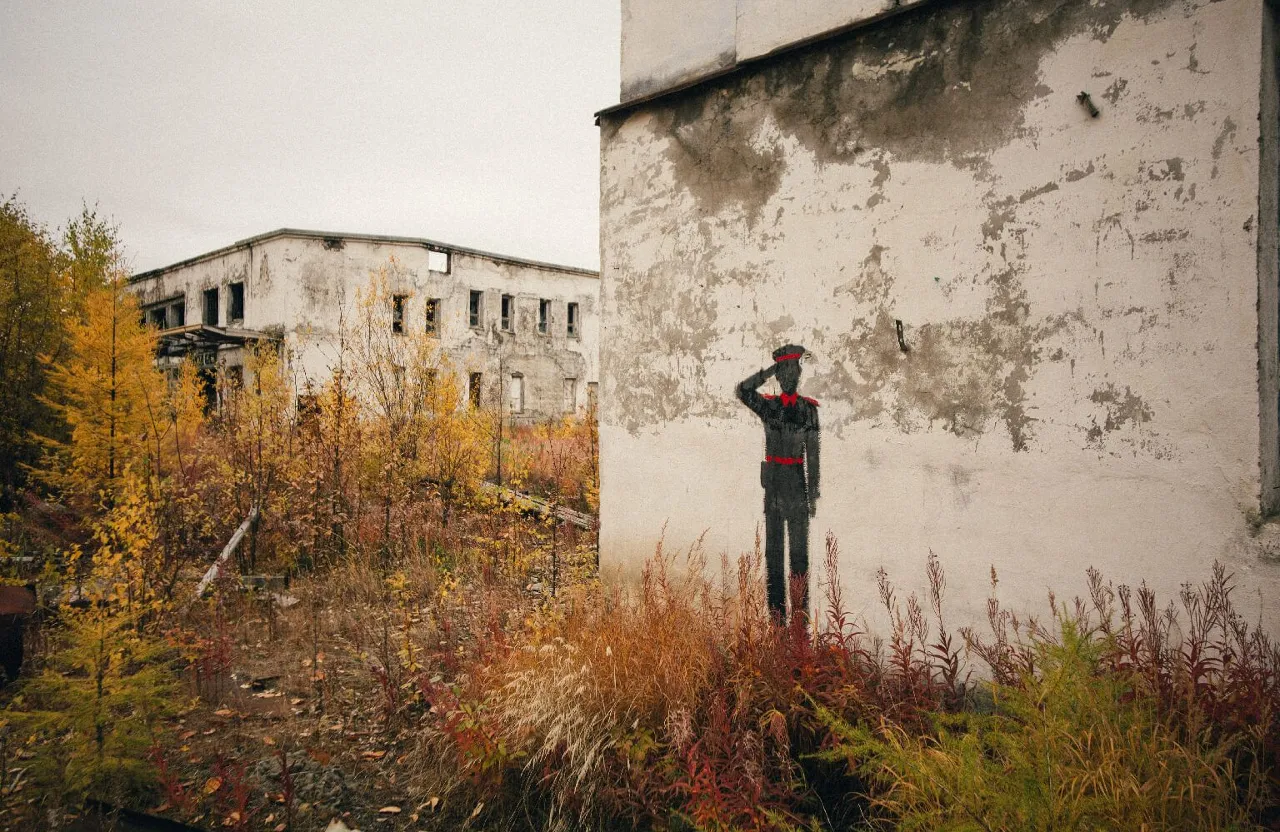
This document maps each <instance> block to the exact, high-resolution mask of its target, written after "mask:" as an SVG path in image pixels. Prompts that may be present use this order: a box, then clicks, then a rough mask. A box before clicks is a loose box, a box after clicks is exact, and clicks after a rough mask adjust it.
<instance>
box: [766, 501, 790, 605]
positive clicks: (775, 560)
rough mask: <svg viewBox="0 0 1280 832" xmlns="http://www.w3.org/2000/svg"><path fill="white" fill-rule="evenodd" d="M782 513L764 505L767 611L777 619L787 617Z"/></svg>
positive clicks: (767, 504)
mask: <svg viewBox="0 0 1280 832" xmlns="http://www.w3.org/2000/svg"><path fill="white" fill-rule="evenodd" d="M783 522H784V521H783V513H782V511H781V509H779V508H778V506H777V505H776V504H773V503H771V502H770V501H769V500H765V504H764V568H765V586H766V587H767V589H768V595H769V611H770V612H771V613H773V614H774V615H776V616H777V617H778V618H779V619H783V618H786V615H787V582H786V581H787V579H786V560H785V559H784V558H785V556H784V555H783V551H782V545H783V543H782V541H783Z"/></svg>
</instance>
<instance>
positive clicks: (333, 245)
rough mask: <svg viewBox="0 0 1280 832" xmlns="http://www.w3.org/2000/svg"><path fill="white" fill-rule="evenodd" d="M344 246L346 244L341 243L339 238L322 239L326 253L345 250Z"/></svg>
mask: <svg viewBox="0 0 1280 832" xmlns="http://www.w3.org/2000/svg"><path fill="white" fill-rule="evenodd" d="M346 245H347V244H346V243H345V242H343V241H342V238H341V237H325V238H324V247H325V249H326V250H327V251H342V249H344V248H346Z"/></svg>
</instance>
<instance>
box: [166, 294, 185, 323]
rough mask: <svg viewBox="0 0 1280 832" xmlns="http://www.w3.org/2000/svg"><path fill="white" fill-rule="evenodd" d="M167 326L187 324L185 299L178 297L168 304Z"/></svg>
mask: <svg viewBox="0 0 1280 832" xmlns="http://www.w3.org/2000/svg"><path fill="white" fill-rule="evenodd" d="M168 323H169V326H171V327H172V326H186V325H187V299H186V298H178V299H177V300H175V301H174V302H173V303H171V304H169V321H168Z"/></svg>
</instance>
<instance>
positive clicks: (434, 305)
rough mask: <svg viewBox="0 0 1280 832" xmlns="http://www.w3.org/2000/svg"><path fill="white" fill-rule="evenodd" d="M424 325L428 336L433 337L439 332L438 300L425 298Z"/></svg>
mask: <svg viewBox="0 0 1280 832" xmlns="http://www.w3.org/2000/svg"><path fill="white" fill-rule="evenodd" d="M423 315H424V316H425V320H426V324H425V327H424V328H425V330H426V333H427V334H428V335H435V334H437V333H438V332H440V298H427V308H426V310H425V311H424V312H423Z"/></svg>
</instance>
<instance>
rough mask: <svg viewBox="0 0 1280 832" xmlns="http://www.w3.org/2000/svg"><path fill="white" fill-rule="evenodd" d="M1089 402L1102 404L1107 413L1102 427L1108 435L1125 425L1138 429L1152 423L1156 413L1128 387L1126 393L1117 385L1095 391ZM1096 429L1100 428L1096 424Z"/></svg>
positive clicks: (1125, 389) (1109, 385) (1108, 385)
mask: <svg viewBox="0 0 1280 832" xmlns="http://www.w3.org/2000/svg"><path fill="white" fill-rule="evenodd" d="M1089 401H1091V402H1094V403H1095V404H1100V405H1102V406H1103V408H1104V409H1105V411H1106V413H1105V415H1104V417H1103V422H1102V425H1101V426H1100V427H1101V429H1102V430H1103V431H1105V432H1106V433H1111V432H1113V431H1117V430H1119V429H1120V428H1122V427H1124V426H1125V425H1130V426H1133V427H1136V426H1138V425H1141V424H1144V423H1146V422H1150V421H1151V418H1152V416H1153V415H1154V413H1153V412H1152V410H1151V406H1150V405H1148V404H1147V403H1146V402H1145V401H1143V400H1142V398H1141V397H1140V396H1138V395H1136V394H1135V393H1134V392H1133V391H1132V390H1131V389H1129V388H1128V387H1127V386H1126V387H1125V388H1124V392H1121V391H1120V388H1119V387H1118V386H1117V385H1115V384H1107V385H1106V386H1104V387H1100V388H1098V389H1097V390H1094V391H1093V393H1092V394H1091V395H1090V396H1089ZM1094 426H1095V427H1099V426H1098V425H1097V424H1096V423H1095V425H1094Z"/></svg>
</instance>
